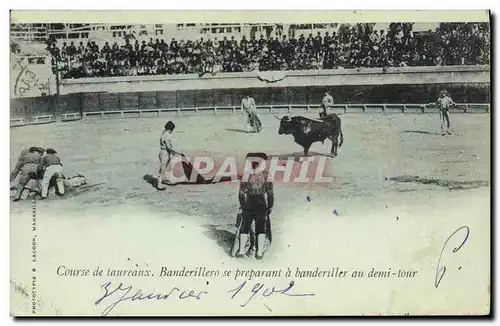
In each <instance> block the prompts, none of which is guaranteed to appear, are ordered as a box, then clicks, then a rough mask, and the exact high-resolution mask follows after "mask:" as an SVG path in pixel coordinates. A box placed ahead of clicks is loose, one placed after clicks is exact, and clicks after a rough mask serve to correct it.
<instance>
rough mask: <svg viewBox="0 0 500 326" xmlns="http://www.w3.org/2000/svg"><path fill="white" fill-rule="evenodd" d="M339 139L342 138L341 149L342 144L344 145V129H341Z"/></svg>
mask: <svg viewBox="0 0 500 326" xmlns="http://www.w3.org/2000/svg"><path fill="white" fill-rule="evenodd" d="M339 137H340V142H339V147H341V146H342V144H343V143H344V134H343V133H342V129H340V134H339Z"/></svg>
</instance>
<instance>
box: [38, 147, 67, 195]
mask: <svg viewBox="0 0 500 326" xmlns="http://www.w3.org/2000/svg"><path fill="white" fill-rule="evenodd" d="M40 171H41V173H40V174H43V179H42V182H41V187H42V199H46V198H47V194H48V192H49V185H50V180H51V179H52V178H55V179H56V185H57V193H58V194H59V195H60V196H63V195H64V176H63V165H62V163H61V159H60V158H59V156H57V152H56V151H55V150H54V149H52V148H47V154H46V155H44V156H43V157H42V159H41V161H40Z"/></svg>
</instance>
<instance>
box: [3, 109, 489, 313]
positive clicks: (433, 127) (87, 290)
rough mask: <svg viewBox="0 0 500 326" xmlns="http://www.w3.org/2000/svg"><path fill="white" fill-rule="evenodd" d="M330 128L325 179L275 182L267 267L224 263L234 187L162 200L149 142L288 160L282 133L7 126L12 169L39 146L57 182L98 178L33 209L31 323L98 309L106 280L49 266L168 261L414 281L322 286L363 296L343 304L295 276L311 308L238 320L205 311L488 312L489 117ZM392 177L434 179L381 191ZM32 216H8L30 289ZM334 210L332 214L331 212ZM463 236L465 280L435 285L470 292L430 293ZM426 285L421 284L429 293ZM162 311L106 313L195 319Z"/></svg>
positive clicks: (195, 121) (133, 123)
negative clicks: (445, 129) (337, 142)
mask: <svg viewBox="0 0 500 326" xmlns="http://www.w3.org/2000/svg"><path fill="white" fill-rule="evenodd" d="M341 118H342V125H343V133H344V145H343V146H342V147H341V148H340V149H339V155H338V157H337V158H335V159H333V161H332V165H333V168H332V169H333V170H332V174H333V176H334V182H333V183H332V184H330V185H328V186H325V185H315V184H307V185H300V186H298V185H293V184H276V185H275V202H276V204H275V208H274V212H273V215H272V222H273V236H274V242H273V246H272V247H271V249H270V250H269V251H268V252H267V253H266V256H265V258H264V260H263V261H255V260H253V259H245V260H235V259H233V258H231V257H230V256H229V255H228V251H229V249H230V246H231V243H232V237H233V234H234V232H235V227H234V221H235V216H236V212H237V208H238V198H237V191H238V185H237V184H231V183H220V184H215V185H180V186H175V187H167V190H165V191H163V192H159V191H157V190H156V189H154V188H153V187H152V186H151V185H150V184H149V183H147V182H146V181H145V180H144V177H145V176H147V175H153V176H156V171H157V169H158V159H157V157H158V146H159V145H158V142H159V140H158V139H159V135H160V133H161V131H162V128H163V125H164V123H165V122H166V121H167V120H168V119H173V120H174V121H175V123H176V125H177V129H176V132H177V133H178V136H177V137H178V140H179V142H180V143H181V145H182V148H183V149H184V150H185V151H186V152H187V153H188V155H189V154H193V153H200V152H203V151H206V152H209V153H211V154H214V155H221V156H224V155H236V156H238V157H244V156H245V154H246V153H247V152H251V151H264V152H267V153H271V154H291V153H297V152H300V151H301V148H300V147H299V146H298V145H296V144H295V143H294V142H293V138H292V136H290V135H278V134H277V130H278V124H279V122H278V121H277V120H276V119H275V118H274V117H273V116H271V115H261V120H262V123H263V132H262V133H261V134H246V133H244V132H242V129H244V125H243V118H242V116H238V115H221V116H212V115H207V116H180V117H177V116H171V117H169V116H165V117H161V118H144V119H128V120H117V119H113V120H98V121H91V122H90V121H89V122H87V121H84V122H80V121H77V122H68V123H60V124H47V125H38V126H26V127H22V128H13V129H11V151H10V153H11V159H10V163H11V168H12V167H13V166H14V164H15V163H16V160H17V157H18V155H19V153H20V151H21V149H23V148H27V147H29V146H31V145H40V146H44V147H52V148H55V149H56V150H57V151H58V152H59V155H60V157H61V159H62V161H63V164H64V168H65V174H66V175H67V176H72V175H75V174H77V173H80V174H83V175H85V176H86V177H87V178H88V179H89V180H90V183H99V182H105V184H103V185H101V186H98V187H94V188H90V189H89V190H88V191H85V192H81V193H79V194H77V195H69V196H67V197H66V198H55V197H51V198H50V199H49V200H46V201H43V202H40V201H38V202H37V203H36V216H37V227H38V229H37V237H38V240H37V242H38V244H37V267H38V271H39V272H38V279H39V282H38V284H37V286H38V293H39V300H40V302H41V303H40V304H41V307H43V308H41V311H44V312H45V313H49V314H55V313H62V314H100V313H101V311H102V308H101V307H96V306H94V304H93V302H94V301H95V300H96V299H97V297H98V295H99V293H101V292H100V284H102V283H104V281H106V280H105V279H104V278H102V279H101V278H99V281H96V280H95V279H87V280H85V281H84V280H83V279H78V280H77V279H74V278H62V277H58V276H57V275H56V273H55V270H56V269H57V267H58V266H59V265H61V264H64V265H66V266H72V267H74V268H78V267H80V268H81V267H87V268H92V267H93V266H96V265H97V264H99V265H101V266H104V267H106V266H107V267H113V268H119V267H123V268H125V267H127V266H128V267H132V266H133V265H132V264H136V263H137V264H139V265H141V266H144V264H147V266H149V267H151V268H152V269H153V270H154V271H155V272H156V271H157V269H158V268H159V267H160V266H167V265H170V266H171V268H180V267H182V266H187V267H196V266H210V267H213V268H219V269H220V268H252V267H253V268H256V267H259V268H277V267H282V268H284V267H286V266H290V267H291V268H294V267H295V266H300V267H301V268H304V269H305V268H309V267H310V268H315V267H317V266H320V267H332V266H340V267H344V268H347V269H355V268H365V269H366V268H368V267H376V268H379V269H384V268H385V269H387V268H389V267H392V268H393V269H398V268H405V269H416V270H419V273H420V274H419V275H420V276H421V278H419V279H418V280H415V281H404V280H401V281H398V282H399V283H398V282H391V283H388V282H386V281H380V282H376V284H375V283H372V284H371V285H370V286H362V288H364V289H361V288H360V286H359V285H360V284H357V283H353V282H354V281H352V280H346V281H344V282H341V281H329V282H332V284H333V283H335V292H339V293H344V294H345V293H350V292H352V291H364V292H362V293H361V295H360V296H357V295H356V296H354V295H353V296H349V295H345V297H343V298H342V300H340V299H338V298H337V299H331V300H330V299H327V298H324V297H323V295H324V294H321V295H320V292H321V289H322V288H325V287H328V286H330V285H328V286H326V285H325V284H324V282H323V283H321V282H319V281H316V282H314V281H313V280H304V282H305V283H306V284H308V286H309V287H308V288H307V290H308V291H315V290H317V292H316V293H318V295H317V301H315V302H314V304H308V303H304V302H299V301H297V302H295V301H294V302H292V303H290V302H288V303H287V302H278V301H276V302H275V303H273V309H272V312H270V311H269V310H268V309H266V308H265V307H263V306H262V305H260V304H258V305H256V306H255V308H253V310H252V309H251V310H247V311H244V312H242V311H240V310H238V309H240V308H239V306H237V307H236V308H235V307H233V306H231V305H230V304H228V305H225V303H224V304H222V305H221V306H223V308H217V309H216V313H217V314H238V313H246V314H267V313H269V314H286V313H290V309H291V308H290V307H293V306H294V305H297V310H296V313H297V314H308V313H319V312H329V314H340V313H342V314H357V313H360V312H364V313H370V312H377V313H404V312H406V311H411V312H412V313H450V312H456V311H460V312H463V313H467V312H478V311H483V310H484V311H486V310H487V307H486V306H485V304H486V303H485V302H486V298H487V287H488V285H489V281H488V277H487V275H489V274H487V273H488V271H489V226H490V222H489V219H490V215H489V200H490V196H489V191H490V188H489V182H490V170H489V167H490V116H489V115H485V114H477V115H476V114H452V115H451V119H452V123H453V129H452V133H453V135H452V136H446V137H443V136H441V134H440V124H439V117H438V115H437V114H421V115H419V114H393V115H389V114H388V115H381V114H374V115H370V114H346V115H342V116H341ZM329 150H330V142H329V141H328V140H327V141H325V144H324V145H322V144H321V143H316V144H314V145H313V147H312V148H311V151H313V152H318V153H328V152H329ZM402 177H404V178H407V179H409V180H415V177H420V178H427V179H430V181H428V182H426V183H427V184H422V183H418V182H396V181H392V180H391V178H396V180H398V179H397V178H402ZM307 196H309V197H310V199H311V201H308V200H306V197H307ZM32 206H33V203H32V201H31V200H26V201H23V202H18V203H12V204H11V237H12V240H11V243H12V248H11V251H12V262H11V271H12V279H11V281H12V282H13V283H12V284H13V287H14V288H15V287H16V286H17V287H18V288H19V287H21V288H22V287H23V286H28V287H29V284H30V281H29V280H30V275H31V265H30V264H31V238H32V232H31V222H32ZM334 209H336V210H337V211H338V212H339V213H340V214H339V216H336V215H334V214H333V210H334ZM464 224H466V225H468V226H469V227H470V229H471V239H470V241H469V242H470V243H468V246H467V248H465V247H464V249H463V250H464V252H465V251H466V250H467V253H468V255H467V256H466V257H468V258H466V259H467V261H468V263H467V266H469V267H470V268H469V269H467V268H464V271H463V272H462V274H461V275H460V277H463V278H460V277H459V276H457V275H454V274H453V273H452V272H449V275H447V276H446V277H447V282H449V283H448V284H452V283H453V282H463V283H464V284H467V286H464V287H463V288H461V289H454V290H453V291H455V292H453V295H452V296H450V295H437V294H435V293H434V292H433V290H434V288H433V286H432V284H433V281H434V275H435V269H436V262H437V260H438V256H439V252H440V250H441V246H442V244H443V242H444V241H445V240H446V237H447V236H449V234H450V233H451V232H453V231H454V230H455V229H457V228H458V227H460V226H461V225H464ZM464 255H466V253H464ZM450 264H451V263H450ZM158 271H159V269H158ZM480 274H481V275H483V277H481V278H480V277H479V276H478V275H480ZM131 282H132V281H131ZM156 282H157V280H156ZM179 282H180V281H179ZM211 282H212V281H211ZM220 282H222V281H220ZM304 282H302V281H301V283H304ZM308 282H309V283H308ZM233 283H234V282H233ZM176 284H177V283H176ZM186 284H192V283H186ZM214 284H217V280H214ZM223 284H224V283H220V286H223ZM423 284H427V285H430V286H429V287H428V289H427V285H425V286H423ZM177 285H178V284H177ZM233 285H234V286H236V285H238V284H237V283H236V284H233ZM141 286H143V287H148V286H149V288H150V289H153V287H154V286H156V288H157V289H158V284H157V283H155V279H151V280H150V279H148V280H145V281H142V283H141ZM211 286H212V285H211ZM213 286H215V285H213ZM276 286H277V287H280V285H276ZM304 286H305V285H304ZM332 286H333V285H332ZM443 287H446V284H443ZM56 288H73V289H74V291H80V295H78V297H75V295H74V294H71V293H69V292H68V291H64V293H57V294H55V291H54V289H56ZM353 289H354V290H353ZM471 289H473V290H471ZM412 291H420V292H419V293H421V294H418V295H419V296H422V298H424V297H425V298H426V299H425V300H424V301H422V302H425V305H424V306H422V305H421V304H420V305H419V302H417V301H414V300H412V298H411V296H409V295H408V294H409V293H412ZM18 292H19V293H21V292H22V291H18ZM28 292H29V291H28ZM13 293H17V292H16V291H14V292H13ZM220 296H223V295H222V294H220ZM215 297H217V296H215ZM93 300H94V301H93ZM332 300H333V301H332ZM471 300H472V303H471ZM285 301H286V300H285ZM442 302H446V306H443V304H442ZM333 303H335V305H333ZM420 303H421V302H420ZM13 305H14V306H15V307H14V308H13V309H12V310H13V311H15V312H17V313H24V312H28V311H29V307H28V306H29V302H26V301H25V299H24V298H23V295H22V294H19V295H17V294H16V295H13ZM433 307H434V308H433ZM237 308H238V309H237ZM27 309H28V310H27ZM158 309H159V306H157V305H156V304H152V305H146V304H143V303H138V304H135V303H134V304H133V305H128V306H122V307H117V308H116V309H115V310H114V313H116V314H134V313H150V314H160V313H164V314H181V315H182V314H189V313H193V307H192V306H191V307H187V306H182V305H181V304H172V306H171V307H170V308H166V310H162V312H159V311H158ZM214 311H215V310H214V306H213V305H205V306H200V307H198V308H197V310H196V312H195V313H196V314H210V313H215V312H214Z"/></svg>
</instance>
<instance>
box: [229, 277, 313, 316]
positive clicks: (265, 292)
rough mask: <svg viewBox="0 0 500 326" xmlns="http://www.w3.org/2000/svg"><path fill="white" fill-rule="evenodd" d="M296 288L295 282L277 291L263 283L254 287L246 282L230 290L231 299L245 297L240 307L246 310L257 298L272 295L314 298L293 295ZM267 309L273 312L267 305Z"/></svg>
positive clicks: (307, 295)
mask: <svg viewBox="0 0 500 326" xmlns="http://www.w3.org/2000/svg"><path fill="white" fill-rule="evenodd" d="M294 286H295V281H290V283H289V284H288V286H287V287H285V288H283V289H276V288H275V287H274V286H273V287H266V285H265V284H263V283H255V284H254V285H253V287H252V286H247V281H244V282H243V283H241V284H240V285H238V286H237V287H236V288H234V289H232V290H229V291H228V292H229V293H233V294H232V295H231V299H236V298H237V297H243V299H246V301H245V302H244V303H243V304H241V305H240V307H242V308H244V307H246V306H247V305H248V303H249V302H250V301H251V300H252V299H254V298H255V297H261V298H262V297H263V298H266V297H270V296H272V295H286V296H291V297H311V296H314V294H312V293H292V291H291V290H292V288H293V287H294ZM266 307H267V308H268V309H269V310H271V309H270V308H269V307H268V306H267V305H266Z"/></svg>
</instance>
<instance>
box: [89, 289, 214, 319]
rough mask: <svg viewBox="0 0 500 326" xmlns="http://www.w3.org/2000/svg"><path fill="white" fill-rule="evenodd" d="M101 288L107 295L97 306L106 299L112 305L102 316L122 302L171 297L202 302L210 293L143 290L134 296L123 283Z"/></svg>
mask: <svg viewBox="0 0 500 326" xmlns="http://www.w3.org/2000/svg"><path fill="white" fill-rule="evenodd" d="M101 288H102V289H104V291H105V293H104V295H103V296H102V297H100V298H99V299H98V300H97V301H96V302H95V305H96V306H97V305H99V304H101V303H102V302H103V301H104V300H105V299H108V301H110V303H109V304H108V305H107V306H106V307H105V308H104V311H103V312H102V316H106V315H108V314H109V313H110V312H111V311H112V310H113V309H114V308H115V307H116V306H117V305H118V304H120V303H122V302H127V301H130V302H133V301H137V300H167V299H169V298H171V297H173V299H180V300H185V299H195V300H200V299H201V298H202V296H203V295H204V294H207V293H208V292H206V291H197V290H181V289H179V288H177V287H173V288H171V289H170V290H169V291H167V292H164V293H143V292H142V289H137V290H135V292H133V294H130V293H131V291H132V286H126V285H124V284H123V283H120V284H119V285H118V287H116V288H115V289H113V288H112V285H111V282H106V283H104V284H103V285H102V286H101Z"/></svg>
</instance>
